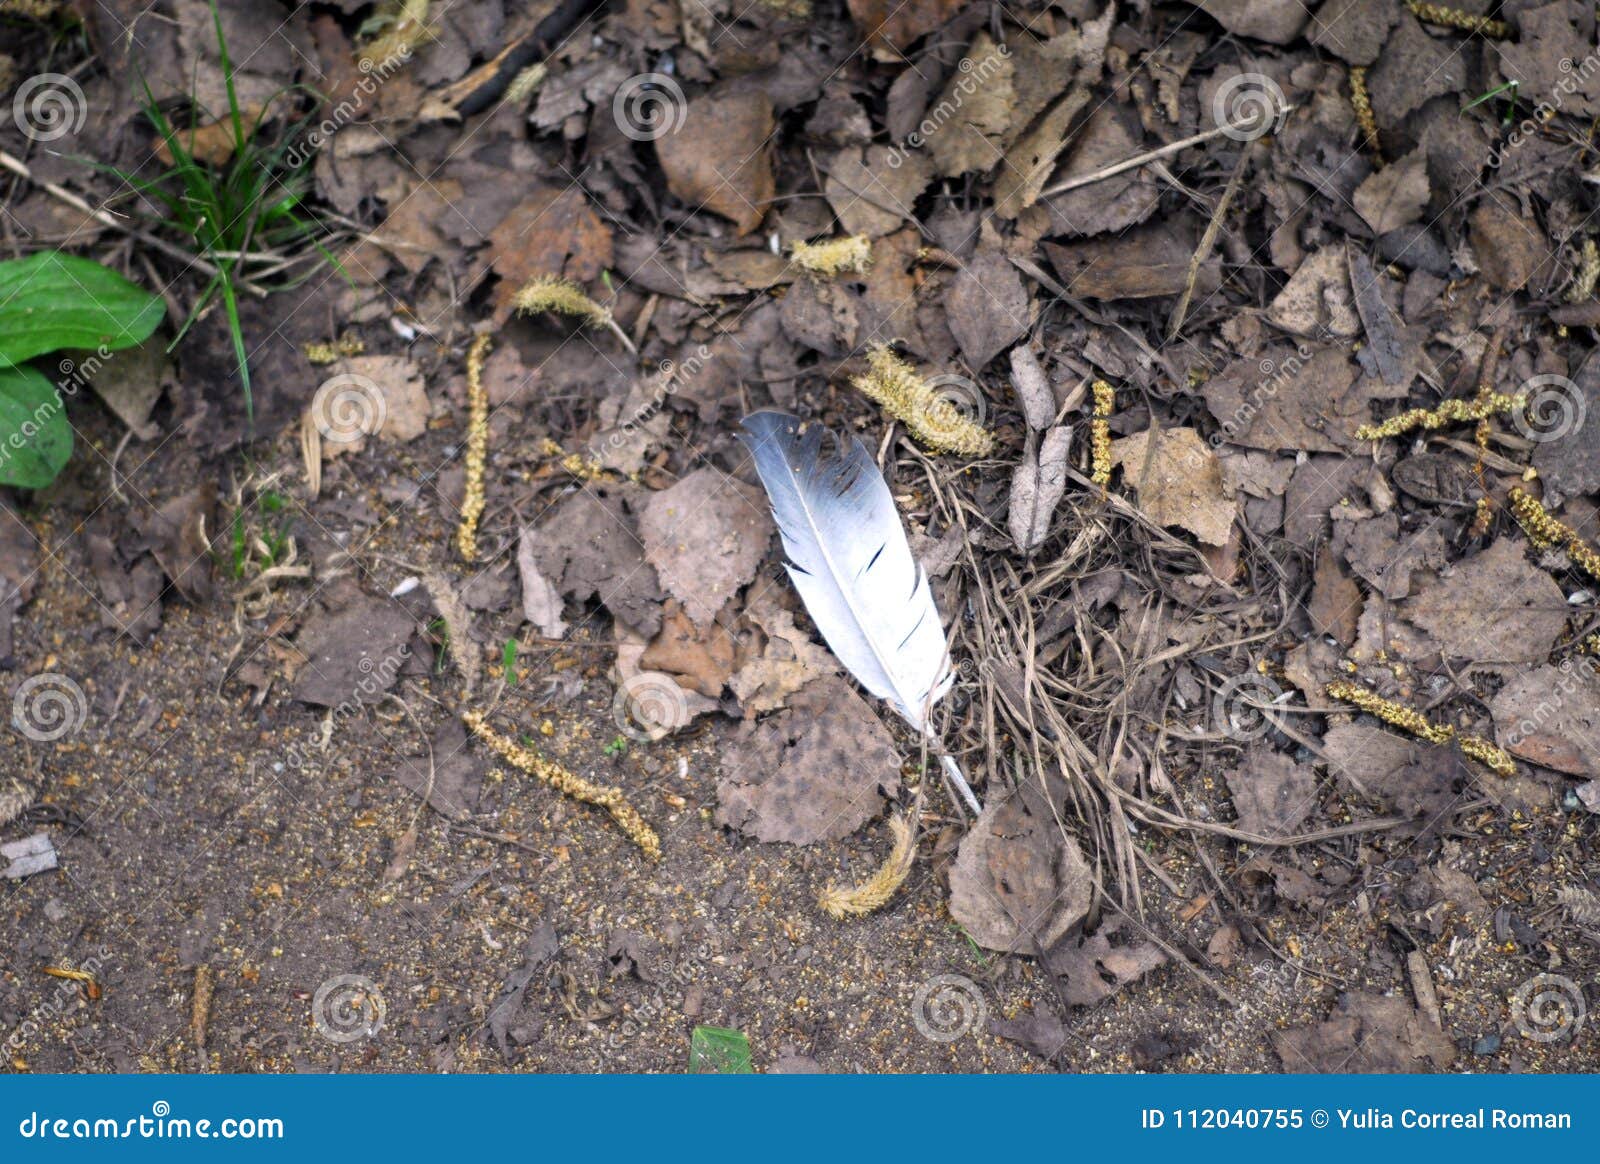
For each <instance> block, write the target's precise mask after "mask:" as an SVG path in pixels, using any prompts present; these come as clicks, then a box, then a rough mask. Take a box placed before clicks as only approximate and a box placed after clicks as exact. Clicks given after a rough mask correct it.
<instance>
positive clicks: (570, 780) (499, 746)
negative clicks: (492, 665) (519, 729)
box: [461, 711, 661, 861]
mask: <svg viewBox="0 0 1600 1164" xmlns="http://www.w3.org/2000/svg"><path fill="white" fill-rule="evenodd" d="M461 721H462V722H463V723H465V724H466V725H467V727H468V728H469V729H471V731H472V734H473V735H475V736H477V737H478V738H479V739H480V740H482V741H483V742H484V743H485V744H487V745H488V746H489V747H490V748H491V749H493V750H494V751H495V752H496V753H498V754H499V756H500V758H501V759H502V760H504V761H505V762H506V763H508V764H510V765H511V766H512V767H513V768H516V769H517V770H518V771H521V772H526V773H527V774H528V775H529V776H532V777H533V778H534V779H536V780H540V781H543V782H544V783H545V784H548V785H549V786H550V787H551V788H554V789H555V790H556V791H557V792H560V793H562V794H563V795H565V796H570V797H572V798H573V799H574V800H581V801H583V802H584V803H585V804H592V805H594V806H595V807H596V808H603V809H605V810H606V812H608V813H610V814H611V819H612V820H614V821H616V822H617V826H618V827H619V828H620V829H622V831H623V832H624V833H626V834H627V835H628V839H629V840H631V841H632V842H633V843H634V844H636V845H638V846H639V848H640V849H642V850H643V851H644V855H645V856H647V857H649V858H650V859H651V860H652V861H659V860H660V859H661V839H660V838H659V837H658V836H656V831H655V830H654V829H653V828H651V827H650V826H649V825H648V824H646V823H645V819H644V817H642V816H640V815H639V813H638V811H637V810H635V809H634V807H633V805H631V804H629V803H628V800H627V798H626V797H625V796H623V795H622V791H621V790H620V789H617V788H608V787H606V786H605V785H603V784H595V783H593V782H591V781H588V780H585V779H584V778H583V777H581V776H578V775H575V774H574V773H572V772H569V771H567V769H565V768H563V767H562V766H561V765H559V764H556V763H553V762H551V761H550V760H546V759H545V758H544V757H543V756H541V755H539V754H538V753H537V752H535V751H533V750H532V749H531V748H525V747H523V746H522V745H521V744H519V743H517V742H516V741H515V740H512V739H509V738H508V737H506V736H503V735H501V734H500V733H499V732H497V731H495V730H494V729H493V728H491V727H490V726H489V721H488V719H487V717H485V716H484V714H483V713H482V712H480V711H467V712H463V713H462V715H461Z"/></svg>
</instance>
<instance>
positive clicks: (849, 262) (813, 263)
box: [789, 234, 872, 279]
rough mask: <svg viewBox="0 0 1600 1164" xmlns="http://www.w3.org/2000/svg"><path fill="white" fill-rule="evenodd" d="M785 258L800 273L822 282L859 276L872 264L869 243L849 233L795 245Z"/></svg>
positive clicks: (870, 243) (868, 240) (862, 235)
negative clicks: (816, 276) (813, 276)
mask: <svg viewBox="0 0 1600 1164" xmlns="http://www.w3.org/2000/svg"><path fill="white" fill-rule="evenodd" d="M789 257H790V258H791V259H792V260H793V261H794V265H795V266H797V267H799V268H800V269H801V270H802V271H807V272H809V273H811V274H813V275H818V276H821V277H822V278H825V279H831V278H833V277H834V276H836V275H859V274H861V273H862V272H863V271H865V270H866V269H867V267H868V266H870V265H871V263H872V240H871V239H870V238H868V237H867V236H866V235H864V234H852V235H847V236H845V237H844V238H831V239H828V240H827V241H826V242H819V243H808V242H797V243H795V244H794V246H793V247H792V248H790V251H789Z"/></svg>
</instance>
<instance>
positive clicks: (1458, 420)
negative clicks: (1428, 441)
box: [1356, 392, 1527, 441]
mask: <svg viewBox="0 0 1600 1164" xmlns="http://www.w3.org/2000/svg"><path fill="white" fill-rule="evenodd" d="M1525 403H1527V397H1525V396H1523V395H1522V394H1521V393H1516V394H1508V393H1505V392H1480V393H1479V394H1478V395H1477V396H1476V397H1475V398H1473V399H1471V400H1462V399H1460V398H1456V399H1452V400H1445V401H1441V402H1440V403H1439V404H1438V405H1437V406H1436V407H1433V408H1413V409H1411V410H1410V411H1409V412H1402V413H1400V414H1398V415H1396V416H1391V417H1390V418H1389V419H1388V420H1385V421H1383V422H1381V423H1379V424H1364V425H1362V426H1361V427H1360V428H1358V429H1356V439H1357V440H1358V441H1376V440H1382V439H1383V438H1384V437H1397V436H1404V435H1405V434H1406V433H1408V432H1410V431H1411V430H1412V429H1418V428H1421V429H1429V430H1432V429H1436V428H1443V427H1444V426H1445V425H1447V424H1462V423H1465V422H1467V421H1481V420H1483V419H1485V418H1486V417H1490V416H1498V415H1500V414H1501V413H1506V412H1515V411H1516V410H1517V409H1519V408H1521V407H1522V406H1523V405H1524V404H1525Z"/></svg>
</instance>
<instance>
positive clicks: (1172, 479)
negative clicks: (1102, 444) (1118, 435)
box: [1111, 428, 1237, 546]
mask: <svg viewBox="0 0 1600 1164" xmlns="http://www.w3.org/2000/svg"><path fill="white" fill-rule="evenodd" d="M1111 457H1112V463H1113V464H1114V465H1120V466H1121V467H1122V475H1123V481H1124V482H1125V483H1126V485H1127V487H1128V488H1129V489H1131V490H1133V491H1134V492H1135V493H1136V494H1138V498H1139V508H1140V509H1141V510H1143V511H1144V513H1145V514H1146V515H1148V516H1149V518H1150V520H1151V521H1154V522H1155V523H1156V524H1158V525H1166V526H1178V527H1179V528H1181V529H1186V530H1188V531H1189V532H1190V533H1192V534H1194V535H1195V537H1197V538H1199V539H1200V540H1201V541H1203V542H1206V543H1207V544H1209V545H1213V546H1220V545H1225V544H1226V543H1227V541H1228V531H1229V530H1230V529H1231V528H1232V527H1233V519H1234V515H1235V513H1236V510H1237V505H1236V503H1235V501H1234V499H1233V497H1232V495H1231V494H1230V493H1229V491H1228V488H1227V484H1226V482H1225V481H1224V480H1223V476H1222V462H1221V461H1219V460H1218V459H1217V454H1216V453H1214V452H1212V451H1211V449H1210V447H1209V446H1208V445H1207V444H1206V442H1205V441H1204V440H1202V439H1201V437H1200V434H1199V433H1197V432H1195V430H1194V429H1192V428H1172V429H1164V430H1161V431H1159V432H1156V431H1155V430H1146V431H1145V432H1141V433H1136V434H1135V435H1133V436H1131V437H1123V438H1122V439H1121V440H1119V441H1113V442H1112V444H1111Z"/></svg>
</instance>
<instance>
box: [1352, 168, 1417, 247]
mask: <svg viewBox="0 0 1600 1164" xmlns="http://www.w3.org/2000/svg"><path fill="white" fill-rule="evenodd" d="M1428 192H1429V191H1428V159H1427V157H1426V156H1425V155H1424V153H1423V151H1422V150H1421V149H1414V150H1412V151H1411V152H1410V153H1409V154H1407V155H1406V156H1405V157H1403V158H1398V159H1396V160H1395V161H1393V162H1391V163H1389V164H1388V165H1387V166H1385V167H1383V169H1381V170H1377V171H1375V172H1374V173H1373V174H1372V175H1371V176H1369V177H1368V178H1367V180H1366V181H1364V182H1362V183H1361V185H1359V186H1357V187H1356V192H1355V196H1354V198H1353V199H1352V201H1353V202H1354V203H1355V206H1356V213H1357V214H1359V215H1361V217H1362V218H1364V219H1366V220H1367V225H1368V226H1370V227H1371V228H1372V233H1373V234H1388V233H1389V232H1390V231H1391V230H1397V229H1398V228H1400V227H1402V226H1409V225H1410V224H1411V223H1413V222H1416V221H1417V219H1419V218H1421V217H1422V208H1423V207H1424V206H1426V205H1427V204H1428Z"/></svg>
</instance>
